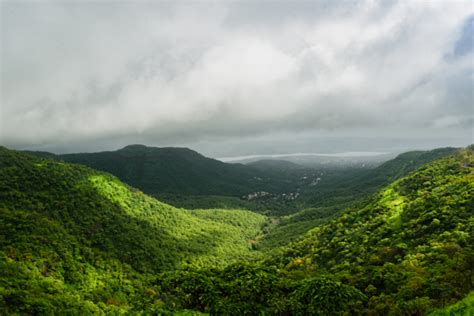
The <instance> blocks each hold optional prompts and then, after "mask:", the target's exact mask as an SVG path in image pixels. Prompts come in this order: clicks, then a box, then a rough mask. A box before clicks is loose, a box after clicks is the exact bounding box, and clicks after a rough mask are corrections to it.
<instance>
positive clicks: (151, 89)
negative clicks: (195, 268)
mask: <svg viewBox="0 0 474 316" xmlns="http://www.w3.org/2000/svg"><path fill="white" fill-rule="evenodd" d="M473 29H474V5H473V3H472V1H456V0H450V1H442V0H433V1H429V0H424V1H401V2H398V1H329V0H328V1H310V2H299V1H281V2H272V1H266V2H259V1H241V2H239V1H234V2H227V1H220V2H210V1H199V2H191V1H187V2H175V1H173V2H153V3H150V2H142V1H121V2H112V1H100V0H99V1H88V2H82V1H77V2H70V1H64V2H57V1H55V2H45V1H29V2H22V1H12V2H9V1H6V2H5V1H3V2H2V4H1V47H0V48H1V49H0V52H1V53H0V54H1V112H0V113H1V116H0V124H1V129H0V143H1V144H3V145H6V146H8V147H12V148H36V149H46V150H52V151H56V152H74V151H95V150H106V149H115V148H117V147H120V146H123V145H126V144H128V143H145V144H148V145H156V146H169V145H178V146H184V145H185V146H190V147H193V148H196V149H198V150H201V151H203V152H204V153H206V154H209V155H215V156H222V155H229V154H262V153H264V152H262V151H265V152H266V153H288V152H291V151H293V150H294V151H297V152H301V151H314V152H321V151H354V150H356V151H357V150H373V151H377V150H381V149H383V150H392V149H393V150H395V149H397V148H398V149H403V148H405V147H406V148H409V147H416V146H419V147H423V146H424V147H430V146H431V147H434V146H441V145H455V146H463V145H467V144H469V143H472V142H474V141H473V125H474V96H473V91H474V49H473V35H474V31H473ZM298 144H300V145H298ZM384 146H385V147H386V148H382V147H384Z"/></svg>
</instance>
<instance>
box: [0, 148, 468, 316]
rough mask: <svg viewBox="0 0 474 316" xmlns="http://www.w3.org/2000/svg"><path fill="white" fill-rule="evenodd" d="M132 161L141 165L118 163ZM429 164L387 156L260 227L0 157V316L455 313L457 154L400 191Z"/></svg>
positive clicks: (460, 200) (463, 228)
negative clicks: (384, 162)
mask: <svg viewBox="0 0 474 316" xmlns="http://www.w3.org/2000/svg"><path fill="white" fill-rule="evenodd" d="M137 154H140V155H141V156H140V157H142V158H140V159H143V160H144V161H147V160H148V159H149V157H148V156H149V155H151V154H150V153H149V150H148V149H146V148H142V147H138V148H136V147H133V148H126V149H124V150H123V152H122V153H121V154H120V155H122V156H123V157H122V158H123V159H125V160H126V159H127V157H128V158H133V159H136V157H137ZM155 154H156V153H153V155H155ZM161 154H169V153H161ZM174 154H175V153H173V155H174ZM153 155H152V156H153ZM438 155H441V156H442V155H446V150H441V151H433V152H428V153H410V154H407V155H402V156H400V157H399V158H397V159H398V161H399V162H400V164H399V165H397V164H396V163H395V164H394V163H393V162H392V165H390V164H389V165H388V167H387V166H385V168H387V169H386V170H385V171H384V170H383V169H379V170H378V171H377V172H378V173H380V175H381V176H380V177H381V178H380V179H379V180H377V178H376V177H375V178H374V179H375V180H369V179H366V180H364V181H367V182H364V181H360V182H353V183H352V184H350V183H349V184H348V185H347V186H343V187H342V188H340V190H337V192H335V193H334V195H333V196H332V198H329V199H327V200H325V201H318V202H317V203H316V204H317V205H319V206H318V207H313V208H305V209H302V210H301V211H298V212H295V213H293V214H289V215H286V216H283V217H271V218H267V217H266V216H263V215H259V214H256V213H253V212H249V211H244V210H228V209H214V210H203V209H196V210H192V211H188V210H184V209H179V208H175V207H172V206H170V205H167V204H164V203H161V202H159V201H157V200H155V199H154V198H152V197H150V196H148V195H145V194H143V193H142V192H140V191H138V190H136V189H133V188H131V187H129V186H127V185H126V184H124V183H122V182H120V181H119V180H118V179H117V178H115V177H113V176H111V175H109V174H106V173H103V172H99V171H95V170H92V169H89V168H87V167H84V166H80V165H73V164H69V163H65V162H61V161H56V160H51V159H49V158H50V157H49V156H48V155H46V156H47V158H48V159H49V160H47V159H42V158H36V157H32V156H30V155H27V154H21V153H18V152H15V151H10V150H7V149H4V148H1V147H0V313H1V314H3V313H5V314H118V315H120V314H123V315H125V314H154V315H156V314H158V315H168V314H179V315H195V314H199V313H205V314H212V315H347V314H355V315H358V314H362V315H366V314H369V315H424V314H426V313H427V312H430V311H432V313H433V314H434V315H458V314H459V315H463V313H464V314H466V315H470V314H472V305H473V295H472V293H473V292H472V291H473V289H474V284H473V278H472V276H473V275H474V237H473V229H474V218H473V214H472V210H474V201H473V197H474V156H473V152H472V150H471V149H466V150H460V151H458V152H456V153H455V154H453V155H451V156H448V157H445V158H442V159H438V160H435V161H433V162H431V163H429V164H426V165H424V166H422V167H421V168H419V169H418V170H417V171H415V172H412V173H411V174H409V175H408V176H405V177H402V178H400V177H401V176H402V175H404V174H405V173H406V172H409V171H411V170H414V169H415V167H419V162H421V161H430V160H432V159H434V158H435V157H437V156H438ZM185 156H186V157H188V154H185ZM124 157H125V158H124ZM122 158H121V159H122ZM150 159H151V160H150V161H153V159H152V158H150ZM167 159H168V158H167ZM169 159H171V158H169ZM183 159H184V158H183ZM186 159H187V158H186ZM196 159H201V158H199V157H197V158H196ZM407 161H410V162H411V163H410V164H408V165H407ZM188 162H189V161H188ZM147 163H148V162H147ZM147 163H145V164H144V165H146V164H147ZM150 163H151V162H150ZM278 166H280V165H278ZM290 167H291V168H290V169H294V168H293V166H290ZM134 168H135V167H134ZM288 170H289V169H288ZM294 170H295V171H294V173H292V172H293V171H291V172H290V171H289V172H290V173H288V174H287V175H286V176H288V175H289V174H293V175H296V174H298V172H300V171H301V170H300V169H298V168H296V169H294ZM374 170H376V169H374ZM397 170H398V171H397ZM129 171H130V172H131V173H134V172H136V171H137V170H136V169H133V168H132V169H130V170H129ZM188 171H189V170H188ZM337 172H339V171H334V174H337ZM363 174H365V171H364V172H362V173H360V174H359V176H357V177H359V178H357V177H355V178H354V179H359V180H360V179H362V178H363ZM178 175H179V173H178ZM353 175H354V174H353ZM373 175H374V174H373ZM390 177H394V178H396V179H398V180H396V181H394V182H392V183H391V184H390V185H388V186H387V187H385V188H383V189H382V190H380V191H379V192H378V193H377V194H375V195H374V196H373V197H371V198H370V199H365V197H366V195H367V194H368V193H369V192H371V190H374V189H375V188H378V187H380V186H381V185H383V184H384V183H385V181H388V180H387V179H393V178H390ZM336 178H338V179H339V180H340V179H343V177H339V176H338V177H333V178H332V180H331V178H330V179H329V182H328V183H327V184H328V186H325V187H324V188H323V187H319V188H318V190H319V189H320V193H319V195H317V194H316V195H317V198H318V199H320V198H323V200H324V199H325V197H330V191H329V189H328V188H331V187H332V188H333V189H334V188H336V187H337V183H338V182H337V181H336ZM293 179H297V177H296V176H295V178H293ZM339 180H338V181H339ZM203 181H204V180H203ZM298 181H299V180H298ZM298 181H297V180H295V181H294V182H291V181H290V182H291V183H292V184H291V185H294V184H296V183H299V184H298V185H300V184H301V182H298ZM331 181H333V182H331ZM364 184H367V187H366V188H363V187H361V188H358V189H357V190H355V189H354V188H355V187H356V185H357V186H359V187H360V186H363V185H364ZM193 185H200V183H199V182H196V183H193ZM213 185H214V184H213ZM242 185H244V184H242ZM245 185H246V184H245ZM281 188H282V187H280V189H281ZM351 188H353V189H354V190H355V191H354V192H353V194H350V195H349V196H343V195H344V193H347V192H350V190H351ZM312 190H313V191H312ZM314 190H315V189H314V188H313V189H308V190H307V191H305V190H303V189H302V190H301V193H302V201H308V198H309V197H310V196H311V194H312V193H311V192H313V193H315V191H314ZM229 201H230V202H229ZM221 202H226V203H227V202H229V203H234V202H235V200H232V199H231V200H226V199H223V200H222V201H221ZM271 203H273V202H268V204H265V205H266V206H269V205H271ZM285 203H286V202H285ZM290 203H293V204H291V205H292V206H291V207H299V205H301V204H299V203H300V202H290ZM237 204H238V203H237ZM237 204H236V205H235V206H237ZM321 205H326V206H325V207H323V206H321ZM280 206H281V205H280ZM345 208H348V210H345ZM277 213H278V212H277ZM280 213H281V212H280ZM283 213H284V212H283ZM300 236H302V237H301V238H300V239H298V238H299V237H300ZM288 242H290V243H289V244H288ZM287 244H288V245H287ZM284 245H285V246H284ZM282 246H283V247H282ZM258 249H264V250H265V252H264V253H262V252H260V251H259V250H258ZM468 293H470V294H468ZM466 295H467V296H466ZM461 299H462V300H461ZM435 308H439V309H436V310H434V309H435Z"/></svg>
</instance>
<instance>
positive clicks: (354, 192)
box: [29, 145, 456, 216]
mask: <svg viewBox="0 0 474 316" xmlns="http://www.w3.org/2000/svg"><path fill="white" fill-rule="evenodd" d="M455 150H456V149H454V148H442V149H437V150H432V151H413V152H408V153H405V154H401V155H399V156H398V157H396V158H395V159H393V160H390V161H388V162H386V163H384V164H382V165H381V166H379V167H377V168H375V169H372V168H360V167H334V166H325V167H322V166H320V167H318V168H316V169H313V168H309V167H304V166H301V165H298V164H295V163H291V162H288V161H282V160H268V159H267V160H260V161H256V162H252V163H249V164H247V165H242V164H229V163H223V162H221V161H218V160H214V159H210V158H207V157H204V156H202V155H200V154H199V153H197V152H195V151H193V150H190V149H188V148H174V147H170V148H156V147H147V146H143V145H130V146H126V147H124V148H122V149H120V150H117V151H109V152H99V153H78V154H66V155H54V154H51V153H47V152H29V153H30V154H34V155H37V156H40V157H44V158H52V159H58V160H63V161H66V162H73V163H79V164H83V165H86V166H89V167H91V168H94V169H97V170H102V171H106V172H109V173H111V174H113V175H115V176H116V177H117V178H119V179H120V180H121V181H123V182H125V183H127V184H128V185H130V186H133V187H136V188H138V189H140V190H142V191H143V192H145V193H147V194H150V195H152V196H154V197H156V198H158V199H159V200H160V201H164V202H166V203H169V204H172V205H174V206H177V207H184V208H188V209H199V208H232V209H242V208H244V209H250V210H253V211H258V212H260V213H265V214H267V215H278V216H282V215H291V214H293V213H295V212H297V211H300V210H302V209H307V208H321V207H323V208H325V209H328V208H332V207H334V206H336V207H337V210H340V209H341V207H342V206H343V205H345V206H350V205H353V204H354V203H356V202H358V201H359V200H361V199H364V198H365V197H367V196H369V195H370V194H372V193H374V192H376V191H377V190H378V189H379V188H381V187H382V186H384V185H387V184H389V183H390V182H391V181H394V180H396V179H398V178H400V177H402V176H404V175H406V174H408V173H409V172H410V171H413V170H415V169H416V168H418V167H420V166H421V165H423V164H424V163H427V162H429V161H432V160H434V159H437V158H440V157H443V156H446V155H449V154H450V153H452V152H454V151H455ZM318 212H319V211H318ZM330 213H331V214H333V213H334V212H330ZM328 214H329V213H328Z"/></svg>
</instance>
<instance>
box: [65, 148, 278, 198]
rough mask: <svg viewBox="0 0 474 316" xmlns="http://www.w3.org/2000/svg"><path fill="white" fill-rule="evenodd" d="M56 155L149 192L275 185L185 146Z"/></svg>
mask: <svg viewBox="0 0 474 316" xmlns="http://www.w3.org/2000/svg"><path fill="white" fill-rule="evenodd" d="M59 158H60V159H62V160H64V161H67V162H73V163H79V164H83V165H86V166H89V167H91V168H94V169H97V170H102V171H106V172H109V173H111V174H113V175H115V176H116V177H118V178H119V179H120V180H122V181H124V182H125V183H127V184H129V185H131V186H133V187H136V188H139V189H141V190H142V191H143V192H145V193H148V194H161V193H174V194H181V195H225V196H236V197H240V196H242V195H244V194H248V193H251V192H253V191H257V190H263V189H267V190H268V189H269V188H270V187H274V188H277V186H273V182H272V181H266V179H263V178H265V177H262V176H261V174H259V173H258V172H256V170H254V169H252V168H249V167H247V166H245V165H242V164H228V163H223V162H221V161H218V160H215V159H211V158H207V157H204V156H203V155H201V154H199V153H197V152H195V151H193V150H191V149H188V148H176V147H169V148H157V147H146V146H144V145H130V146H126V147H124V148H122V149H120V150H117V151H111V152H99V153H83V154H67V155H59ZM259 176H260V177H259ZM257 178H260V179H257Z"/></svg>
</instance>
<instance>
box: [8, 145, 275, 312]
mask: <svg viewBox="0 0 474 316" xmlns="http://www.w3.org/2000/svg"><path fill="white" fill-rule="evenodd" d="M206 212H208V213H209V214H208V216H205V211H201V212H199V211H198V212H194V213H193V212H190V211H187V210H183V209H176V208H174V207H171V206H169V205H166V204H163V203H161V202H159V201H157V200H155V199H153V198H151V197H148V196H147V195H144V194H143V193H141V192H140V191H137V190H135V189H133V188H130V187H128V186H127V185H125V184H123V183H121V182H120V181H119V180H117V179H116V178H115V177H113V176H111V175H109V174H106V173H102V172H98V171H94V170H92V169H89V168H87V167H83V166H79V165H72V164H67V163H63V162H58V161H54V160H44V159H40V158H36V157H33V156H29V155H27V154H22V153H18V152H15V151H11V150H8V149H5V148H1V147H0V265H1V267H0V296H1V297H2V298H3V300H2V302H3V304H7V305H9V306H15V305H18V306H22V305H28V304H30V305H35V304H39V303H35V302H29V303H25V300H34V299H35V298H38V299H39V300H40V301H41V302H42V303H45V302H46V301H48V300H51V302H52V303H50V304H52V306H53V305H54V306H56V308H58V306H63V307H64V308H66V307H65V306H68V305H67V304H66V303H65V301H69V300H72V301H74V295H79V294H78V293H81V294H80V295H81V299H79V298H78V297H76V298H77V299H78V301H79V302H78V304H85V303H84V300H86V298H87V295H86V297H82V296H84V295H85V293H89V294H90V295H89V296H90V300H91V301H93V302H94V304H96V303H98V300H99V301H102V302H103V303H107V301H108V300H109V299H110V300H112V302H113V300H117V301H118V302H119V303H120V302H121V299H122V298H123V297H122V296H126V295H131V294H132V293H130V291H131V292H134V291H138V289H139V288H140V287H139V286H138V285H136V284H135V285H133V282H135V281H136V280H135V279H137V278H138V279H139V278H141V277H142V275H139V274H138V273H137V272H140V273H154V272H160V271H164V270H170V269H175V268H178V267H182V266H185V265H192V266H195V267H200V266H201V267H212V266H216V267H217V266H224V265H227V264H229V263H231V262H233V261H236V260H242V259H253V258H255V257H256V256H257V253H256V252H255V251H253V250H252V247H251V239H253V238H254V236H255V235H256V234H257V232H258V231H259V229H260V226H262V225H263V224H264V222H265V221H266V218H265V217H264V216H262V215H258V214H255V213H251V212H247V211H235V210H233V211H232V213H230V212H226V211H224V210H223V211H222V213H220V212H217V211H216V215H212V214H211V211H206ZM134 280H135V281H134ZM115 282H117V284H115ZM114 284H115V285H114ZM101 291H102V292H104V293H105V294H104V295H103V296H101V295H102V294H100V295H99V294H98V292H100V293H102V292H101ZM127 291H128V292H127ZM114 293H121V294H119V295H118V297H115V296H114V295H115V294H114ZM124 293H127V294H126V295H125V294H124ZM44 300H46V301H44ZM55 300H60V301H61V302H59V301H55ZM63 301H64V302H63ZM22 302H23V303H22ZM53 302H55V303H53ZM42 303H41V304H42ZM41 304H39V305H41ZM68 304H69V303H68ZM91 304H92V303H91ZM94 304H93V305H94ZM111 305H113V304H111ZM91 306H92V305H91ZM94 306H96V305H94ZM5 308H6V307H5ZM25 308H26V307H25ZM38 308H40V307H38ZM41 308H43V307H41ZM44 308H46V307H44ZM74 308H78V307H77V306H75V307H74ZM0 310H3V308H1V306H0ZM7 310H8V309H7Z"/></svg>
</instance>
